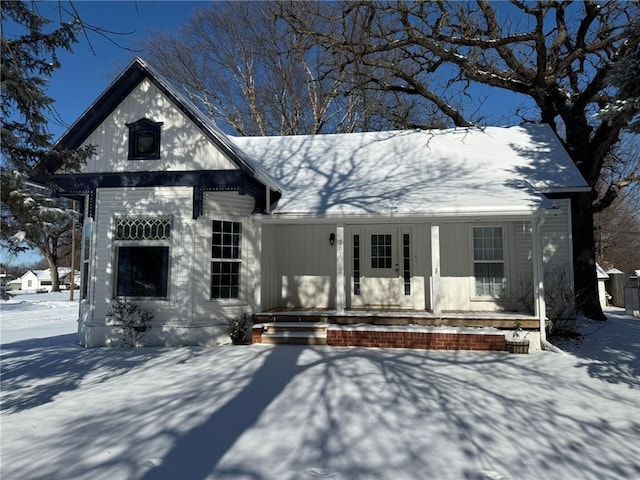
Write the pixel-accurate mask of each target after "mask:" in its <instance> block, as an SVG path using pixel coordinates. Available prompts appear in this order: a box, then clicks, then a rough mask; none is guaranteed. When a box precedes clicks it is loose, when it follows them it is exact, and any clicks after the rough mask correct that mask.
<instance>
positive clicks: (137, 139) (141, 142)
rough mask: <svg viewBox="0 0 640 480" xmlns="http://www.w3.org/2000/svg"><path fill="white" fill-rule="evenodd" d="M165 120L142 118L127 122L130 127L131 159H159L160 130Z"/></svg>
mask: <svg viewBox="0 0 640 480" xmlns="http://www.w3.org/2000/svg"><path fill="white" fill-rule="evenodd" d="M162 123H163V122H154V121H152V120H149V119H148V118H142V119H140V120H138V121H137V122H134V123H127V124H126V126H127V127H128V128H129V160H157V159H159V158H160V131H161V128H160V127H161V126H162Z"/></svg>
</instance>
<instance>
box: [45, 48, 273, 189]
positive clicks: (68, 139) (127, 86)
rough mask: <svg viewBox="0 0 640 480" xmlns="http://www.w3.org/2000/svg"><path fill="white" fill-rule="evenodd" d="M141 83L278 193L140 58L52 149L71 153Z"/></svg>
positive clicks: (212, 124) (264, 174) (268, 178)
mask: <svg viewBox="0 0 640 480" xmlns="http://www.w3.org/2000/svg"><path fill="white" fill-rule="evenodd" d="M144 79H148V80H149V81H151V82H152V83H153V84H154V85H155V86H156V87H157V88H158V89H160V91H162V93H163V94H164V95H166V96H167V98H169V100H171V102H172V103H173V104H174V105H175V106H176V107H177V108H179V109H180V110H181V111H182V112H183V113H184V114H185V115H186V116H187V117H188V118H189V119H190V120H191V121H192V122H193V123H194V124H195V125H197V126H198V127H199V128H200V130H201V131H202V132H203V133H204V134H205V135H206V136H207V137H208V138H209V139H210V140H211V141H212V142H213V143H214V144H215V145H216V146H217V147H218V148H219V149H220V150H221V151H222V152H224V153H225V154H226V155H227V156H228V157H229V159H230V160H231V161H232V162H234V163H235V164H236V165H237V166H238V168H240V169H242V170H244V171H245V172H247V173H248V174H249V175H250V176H252V177H253V178H255V179H256V180H258V181H259V182H261V183H262V184H264V185H265V186H268V187H269V188H271V189H272V190H274V191H278V192H281V191H282V186H281V185H280V184H279V183H278V182H277V181H276V180H275V179H274V178H272V177H271V176H270V175H269V174H268V173H267V172H266V171H265V170H264V169H263V168H262V167H261V166H260V165H259V164H256V163H255V162H254V161H253V160H251V159H250V158H249V157H247V156H246V155H245V154H244V153H243V152H242V151H241V150H240V149H239V148H238V147H236V146H235V145H234V144H233V143H231V142H229V140H228V138H227V136H226V135H225V134H224V132H223V131H222V130H221V129H220V128H219V127H218V126H217V125H216V124H215V122H213V121H212V120H211V119H210V118H208V117H207V116H206V115H204V114H203V113H202V111H201V110H200V109H198V108H197V107H196V106H195V105H194V104H193V102H191V101H190V100H189V99H188V98H187V97H185V96H184V95H183V94H182V93H181V92H179V91H178V89H176V88H174V86H173V85H172V84H171V82H169V81H168V80H167V79H165V78H164V77H163V76H162V75H161V74H160V73H158V72H157V71H156V70H154V69H153V68H152V67H151V66H150V65H149V64H147V63H146V62H145V61H144V60H142V59H141V58H136V59H134V60H133V61H132V62H131V64H129V66H128V67H127V68H126V69H125V70H124V71H123V72H122V73H121V74H120V75H119V76H118V77H117V78H116V79H115V80H114V81H113V82H112V83H111V85H110V86H109V87H107V89H106V90H105V91H104V92H103V93H102V94H101V95H100V96H99V97H98V99H97V100H96V101H95V102H93V104H92V105H91V106H90V107H89V108H88V109H87V110H86V111H85V112H84V113H83V114H82V115H81V116H80V118H78V120H76V121H75V123H74V124H73V125H72V126H71V127H70V128H69V129H68V130H67V131H66V133H65V134H64V135H63V136H62V137H61V138H60V139H59V140H58V142H57V143H56V145H55V146H54V148H56V149H64V150H73V149H76V148H78V147H80V146H81V145H82V143H83V142H84V141H85V140H86V139H87V138H88V137H89V135H91V133H92V132H93V131H94V130H95V129H96V128H97V127H98V126H99V125H100V124H101V123H102V122H103V121H104V120H105V119H106V118H107V116H108V115H109V114H111V113H112V112H113V111H114V110H115V108H116V107H117V106H118V105H119V104H120V103H121V102H122V101H123V100H124V99H125V98H126V97H127V95H129V94H130V93H131V92H132V91H133V89H134V88H135V87H137V86H138V85H139V84H140V82H142V81H143V80H144ZM58 167H59V165H48V166H47V170H49V171H50V172H53V171H55V170H57V168H58Z"/></svg>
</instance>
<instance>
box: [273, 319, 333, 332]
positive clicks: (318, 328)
mask: <svg viewBox="0 0 640 480" xmlns="http://www.w3.org/2000/svg"><path fill="white" fill-rule="evenodd" d="M263 325H264V327H265V331H266V332H267V333H277V332H316V333H324V334H326V332H327V327H328V326H329V324H327V323H319V322H272V323H265V324H263Z"/></svg>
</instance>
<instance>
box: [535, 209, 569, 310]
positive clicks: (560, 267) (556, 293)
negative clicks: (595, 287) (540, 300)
mask: <svg viewBox="0 0 640 480" xmlns="http://www.w3.org/2000/svg"><path fill="white" fill-rule="evenodd" d="M554 203H556V205H558V207H559V208H558V209H557V210H553V211H552V212H550V213H548V214H547V216H546V218H545V222H544V224H543V226H542V248H543V255H544V285H545V300H546V304H547V305H546V306H547V317H549V318H553V317H561V318H565V317H569V316H572V315H573V313H574V307H573V300H574V292H573V289H574V285H573V258H572V257H573V252H572V249H571V248H572V245H571V242H572V235H571V201H570V200H569V199H560V200H554Z"/></svg>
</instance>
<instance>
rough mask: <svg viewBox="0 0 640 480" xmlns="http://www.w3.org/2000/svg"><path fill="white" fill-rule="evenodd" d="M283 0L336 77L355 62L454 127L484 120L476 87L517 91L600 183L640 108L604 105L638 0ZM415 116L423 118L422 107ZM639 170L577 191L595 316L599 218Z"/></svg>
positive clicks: (583, 303)
mask: <svg viewBox="0 0 640 480" xmlns="http://www.w3.org/2000/svg"><path fill="white" fill-rule="evenodd" d="M281 5H282V11H283V15H284V16H285V18H286V19H287V21H288V23H289V24H290V25H291V27H292V29H293V31H294V32H295V33H296V34H298V35H305V36H308V37H312V38H313V39H314V41H315V43H316V44H317V45H318V46H321V47H322V48H323V49H324V50H325V52H327V54H326V56H325V58H326V59H328V60H330V59H333V60H332V69H331V71H332V72H334V73H335V75H344V72H348V73H349V75H348V76H349V77H350V78H351V79H352V80H351V81H352V82H353V83H354V84H358V85H361V86H365V87H366V88H369V89H373V90H377V91H381V92H385V93H386V92H389V93H392V94H394V95H397V94H398V93H401V94H403V95H404V96H406V97H408V98H411V99H419V100H418V101H415V105H416V106H420V105H423V104H425V103H428V104H431V105H434V106H435V107H436V108H437V109H438V110H439V111H440V112H441V113H442V114H443V115H445V116H446V117H447V118H449V119H450V120H449V121H450V123H451V124H453V125H456V126H461V127H465V126H472V125H474V124H477V123H478V119H477V118H474V117H475V116H477V112H476V111H475V109H476V108H477V102H475V101H472V100H474V99H473V96H474V94H475V92H476V91H477V88H479V86H488V87H492V88H493V89H494V90H498V89H499V90H503V91H508V92H512V93H513V94H516V95H517V96H518V97H520V98H522V99H523V103H524V105H525V106H527V105H528V106H530V107H531V108H533V110H532V111H533V112H535V118H526V119H525V118H523V120H527V121H539V122H543V123H547V124H549V125H550V126H551V127H552V128H553V129H554V131H555V132H556V133H557V135H558V137H559V138H560V140H561V141H562V142H563V144H564V146H565V147H566V149H567V151H568V153H569V155H570V156H571V158H572V159H573V161H574V162H575V164H576V165H577V167H578V168H579V170H580V172H581V173H582V175H583V176H584V178H585V179H586V181H587V182H588V183H589V185H591V186H592V187H595V186H596V183H597V182H598V180H599V179H600V177H601V172H602V170H603V165H604V163H605V159H606V158H607V154H608V153H609V152H610V151H611V148H612V146H614V145H615V144H616V143H617V142H618V139H619V136H620V134H621V132H622V130H623V129H624V128H625V127H626V126H627V125H628V124H629V123H630V121H631V120H632V117H633V112H629V111H626V112H625V111H623V110H622V109H618V110H617V111H615V112H614V114H612V115H610V116H609V117H608V118H607V119H603V118H601V117H598V116H597V115H596V114H597V112H598V110H599V109H600V108H601V107H602V106H604V105H606V104H607V103H608V102H610V101H611V100H612V94H613V93H615V91H616V87H615V85H613V84H612V83H611V82H609V80H608V77H607V75H608V74H609V72H610V70H611V68H612V65H613V64H614V63H615V62H616V61H620V60H621V59H628V58H629V56H632V55H636V54H637V51H638V50H637V49H638V41H639V37H640V35H639V34H638V29H637V28H635V27H634V24H632V23H630V21H631V19H633V18H635V17H637V16H638V14H639V6H638V4H637V3H636V2H615V1H611V2H604V3H599V2H595V1H591V0H585V1H583V2H567V1H562V2H560V1H540V2H525V1H520V0H511V1H510V2H509V3H492V2H489V1H487V0H476V1H474V2H471V1H468V2H445V1H438V2H385V1H377V2H368V1H366V2H365V1H363V2H352V1H350V2H340V3H324V4H322V5H321V7H317V6H315V5H313V4H308V3H298V2H291V3H282V4H281ZM328 25H331V28H326V27H327V26H328ZM635 25H636V26H637V23H636V24H635ZM618 100H620V99H619V98H618ZM469 106H472V108H473V109H474V110H472V111H469ZM481 108H482V107H481ZM531 108H530V109H529V110H531ZM409 114H410V115H412V116H413V118H414V119H415V121H414V122H413V123H416V124H419V122H420V112H419V111H413V112H409ZM637 180H638V175H637V172H635V173H634V172H631V173H630V176H629V177H628V178H625V179H619V180H618V183H617V184H616V185H612V188H611V189H609V188H607V189H605V192H608V193H607V194H605V195H603V196H602V197H598V196H597V191H596V189H595V188H594V189H593V190H592V192H591V193H587V194H580V195H575V196H574V198H573V202H572V204H573V212H572V214H573V215H572V217H573V237H574V242H575V245H574V268H575V272H574V276H575V281H576V292H577V298H576V304H577V306H578V308H580V309H581V310H582V311H584V313H585V314H586V315H588V316H589V317H591V318H597V319H604V318H605V317H604V314H603V313H602V310H601V307H600V305H599V303H598V295H597V281H596V272H595V256H594V232H593V230H594V228H593V227H594V224H593V216H594V213H595V212H596V211H598V210H603V209H605V208H606V207H607V206H608V205H610V204H611V202H612V201H613V200H614V198H615V196H616V195H617V193H618V192H619V191H620V188H621V187H623V186H624V185H629V184H631V183H632V182H634V181H637Z"/></svg>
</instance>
